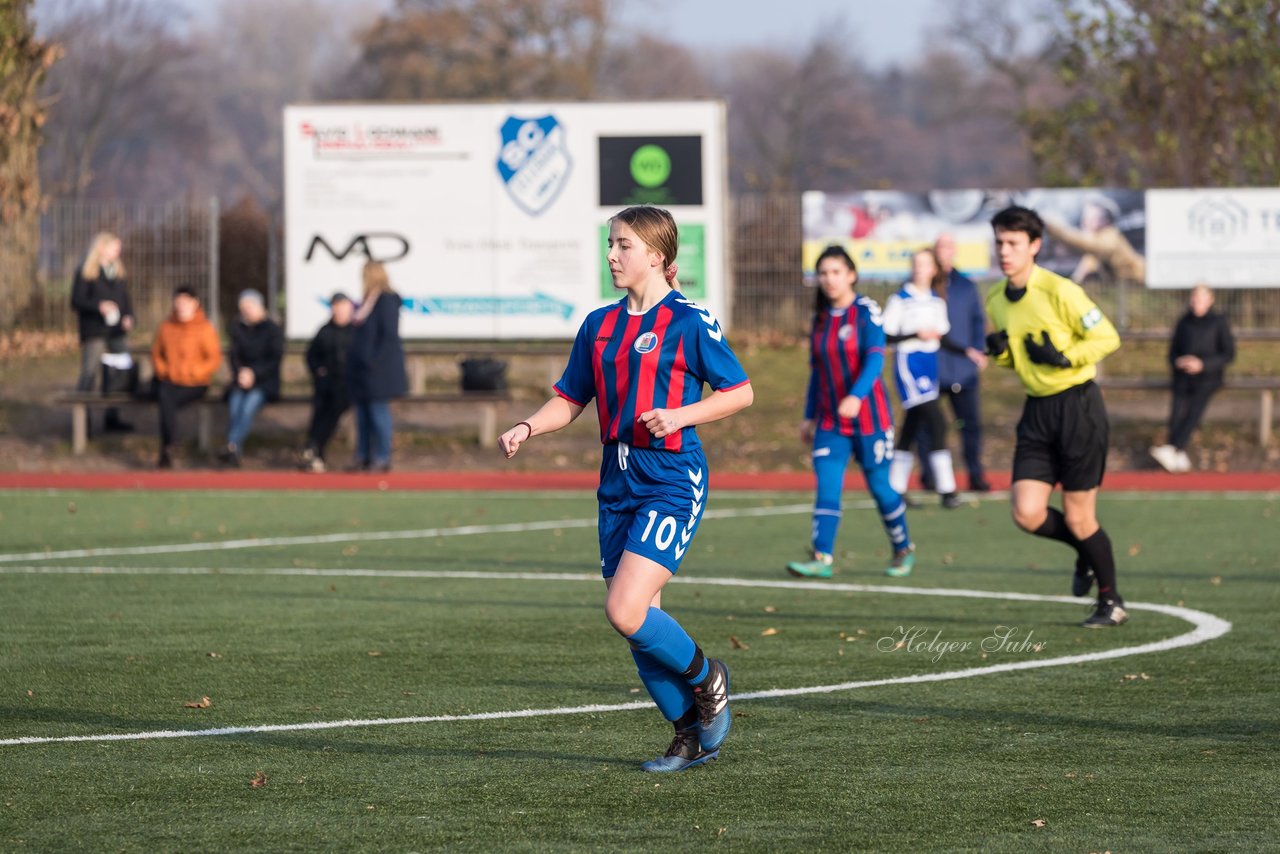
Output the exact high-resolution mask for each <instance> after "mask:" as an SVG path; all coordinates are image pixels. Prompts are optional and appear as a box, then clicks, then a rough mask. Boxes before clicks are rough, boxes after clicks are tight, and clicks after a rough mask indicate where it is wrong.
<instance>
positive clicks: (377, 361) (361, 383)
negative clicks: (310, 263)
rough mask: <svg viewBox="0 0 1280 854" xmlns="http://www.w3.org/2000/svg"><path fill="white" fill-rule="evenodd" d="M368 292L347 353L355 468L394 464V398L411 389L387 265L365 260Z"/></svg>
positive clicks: (397, 306)
mask: <svg viewBox="0 0 1280 854" xmlns="http://www.w3.org/2000/svg"><path fill="white" fill-rule="evenodd" d="M361 277H362V279H363V281H364V296H363V299H362V301H361V303H360V308H359V309H358V310H357V311H356V314H355V319H354V324H355V328H354V329H353V330H352V333H351V350H350V352H348V354H347V391H348V393H349V394H350V395H351V402H352V403H353V404H354V405H355V409H356V434H357V439H356V467H357V468H360V469H365V470H374V471H387V470H389V469H390V468H391V399H392V398H395V397H403V396H404V395H405V394H406V393H407V392H408V391H409V377H408V375H407V374H406V373H405V367H404V345H403V344H402V343H401V341H400V306H401V302H400V295H399V294H397V293H396V292H395V291H393V290H391V282H390V280H389V279H388V278H387V270H386V268H385V267H383V266H382V264H379V263H378V262H377V261H370V262H368V263H367V264H365V265H364V270H363V272H362V274H361Z"/></svg>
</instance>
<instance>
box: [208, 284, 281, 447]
mask: <svg viewBox="0 0 1280 854" xmlns="http://www.w3.org/2000/svg"><path fill="white" fill-rule="evenodd" d="M228 355H229V357H230V361H231V388H230V389H228V390H227V444H226V445H225V446H224V447H223V449H222V453H221V455H220V456H221V458H222V461H223V462H224V463H226V464H228V465H231V466H238V465H240V455H241V453H242V451H243V450H244V440H245V439H246V438H247V437H248V435H249V431H250V430H251V429H252V428H253V418H254V416H255V415H257V414H258V410H259V409H261V408H262V405H263V404H264V403H266V402H267V401H268V400H279V399H280V360H281V359H283V358H284V334H283V333H282V332H281V330H280V326H279V325H278V324H277V323H276V322H275V321H274V320H272V319H271V318H270V317H268V316H267V306H266V303H265V302H263V299H262V294H261V293H259V292H258V291H255V290H253V289H252V288H250V289H248V290H245V291H241V292H240V315H239V317H237V318H236V320H235V322H234V323H233V324H232V325H231V347H230V349H229V351H228Z"/></svg>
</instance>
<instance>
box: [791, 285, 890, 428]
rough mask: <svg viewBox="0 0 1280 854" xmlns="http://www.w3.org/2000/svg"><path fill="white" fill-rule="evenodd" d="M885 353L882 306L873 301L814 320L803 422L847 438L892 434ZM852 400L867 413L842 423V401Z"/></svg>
mask: <svg viewBox="0 0 1280 854" xmlns="http://www.w3.org/2000/svg"><path fill="white" fill-rule="evenodd" d="M884 347H885V340H884V329H883V327H881V325H880V306H878V305H876V303H875V301H874V300H872V299H870V298H868V297H862V296H860V297H858V298H857V299H856V300H854V303H853V305H851V306H849V307H848V308H846V309H835V308H827V309H823V310H822V311H821V312H819V313H818V314H816V315H814V318H813V331H812V333H811V335H810V341H809V371H810V372H809V394H808V397H807V399H806V400H805V408H804V417H805V418H810V419H816V420H817V422H818V429H820V430H836V431H838V432H840V433H842V434H844V435H846V436H855V435H862V436H867V435H870V434H872V433H883V432H885V431H887V430H889V429H891V428H892V427H893V412H892V410H891V409H890V408H889V397H888V395H886V394H885V391H884V383H883V382H882V381H881V379H880V372H881V371H883V370H884ZM849 395H853V396H854V397H857V398H860V399H861V400H862V411H861V412H859V413H858V417H857V418H854V419H849V418H841V417H840V415H839V413H838V412H837V408H838V407H839V406H840V401H841V400H843V399H844V398H845V397H847V396H849Z"/></svg>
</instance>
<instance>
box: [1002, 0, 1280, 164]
mask: <svg viewBox="0 0 1280 854" xmlns="http://www.w3.org/2000/svg"><path fill="white" fill-rule="evenodd" d="M1055 3H1056V8H1057V11H1058V17H1057V19H1056V22H1055V34H1056V41H1057V44H1058V45H1060V50H1059V52H1058V54H1057V56H1056V57H1055V60H1056V61H1055V63H1054V71H1055V72H1056V73H1057V75H1058V78H1059V80H1060V82H1061V85H1062V88H1063V90H1064V93H1065V95H1064V97H1063V98H1062V99H1061V103H1060V104H1056V105H1050V108H1045V107H1043V106H1040V105H1036V106H1032V107H1031V108H1030V109H1029V110H1028V112H1027V115H1026V125H1027V127H1028V129H1029V130H1030V132H1031V134H1032V143H1033V146H1034V151H1035V154H1036V157H1037V160H1038V161H1039V163H1040V165H1041V168H1042V170H1043V171H1044V174H1045V175H1047V176H1048V177H1049V179H1050V180H1052V181H1060V182H1065V183H1087V184H1092V183H1110V184H1120V185H1125V186H1134V187H1149V186H1220V185H1224V184H1225V185H1231V184H1246V185H1247V184H1255V185H1275V184H1276V183H1277V181H1280V2H1278V0H1232V2H1216V3H1205V2H1203V0H1094V2H1093V3H1091V4H1089V5H1088V6H1086V7H1083V8H1081V7H1080V5H1079V4H1078V3H1076V2H1071V0H1055Z"/></svg>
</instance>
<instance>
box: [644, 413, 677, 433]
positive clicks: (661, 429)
mask: <svg viewBox="0 0 1280 854" xmlns="http://www.w3.org/2000/svg"><path fill="white" fill-rule="evenodd" d="M679 412H680V410H678V409H650V410H649V411H648V412H641V413H640V421H641V422H642V423H643V424H644V426H645V427H646V428H647V429H648V430H649V432H650V433H652V434H653V437H654V438H655V439H661V438H662V437H663V436H670V435H671V434H672V433H674V432H676V431H677V430H679V429H680V428H681V427H683V426H684V425H683V424H681V423H680V418H679Z"/></svg>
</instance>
